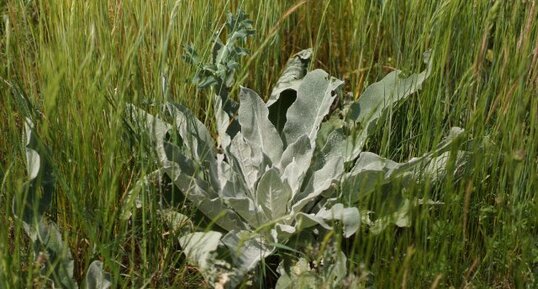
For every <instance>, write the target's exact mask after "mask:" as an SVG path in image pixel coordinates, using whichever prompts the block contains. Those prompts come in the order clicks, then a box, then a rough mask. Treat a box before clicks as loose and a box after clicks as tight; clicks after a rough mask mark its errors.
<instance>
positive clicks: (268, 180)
mask: <svg viewBox="0 0 538 289" xmlns="http://www.w3.org/2000/svg"><path fill="white" fill-rule="evenodd" d="M291 197H292V191H291V188H290V186H289V185H288V183H287V182H286V181H284V180H282V179H281V177H280V172H279V171H278V169H277V168H271V169H269V170H268V171H266V172H265V174H264V175H263V176H262V177H261V178H260V182H259V183H258V187H257V189H256V200H257V202H258V204H259V205H260V206H261V207H262V208H263V210H264V212H265V214H266V215H267V217H268V218H269V219H270V220H275V219H277V218H280V217H282V216H283V215H284V214H286V213H287V212H288V208H287V204H288V202H289V201H290V199H291Z"/></svg>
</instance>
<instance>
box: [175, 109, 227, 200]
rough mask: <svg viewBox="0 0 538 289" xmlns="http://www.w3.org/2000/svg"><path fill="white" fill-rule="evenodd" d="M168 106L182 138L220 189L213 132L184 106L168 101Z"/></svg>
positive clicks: (216, 188) (214, 184) (194, 158)
mask: <svg viewBox="0 0 538 289" xmlns="http://www.w3.org/2000/svg"><path fill="white" fill-rule="evenodd" d="M166 108H167V110H168V112H169V113H170V115H171V116H172V117H173V118H174V121H175V125H176V127H177V129H178V132H179V134H180V135H181V138H182V139H183V141H184V143H185V144H186V145H187V147H188V148H189V149H190V152H191V154H192V155H191V157H192V159H193V160H195V161H196V162H199V163H200V165H201V166H202V167H203V168H204V171H205V172H206V173H207V174H208V179H209V181H210V182H211V184H212V186H213V187H214V188H215V191H218V189H219V188H218V186H219V185H220V184H219V182H218V177H217V166H216V153H215V144H214V141H213V139H212V138H211V134H210V133H209V131H208V130H207V128H206V127H205V126H204V124H203V123H202V122H200V121H199V120H198V119H196V117H195V116H194V115H193V114H192V112H190V111H189V110H188V109H187V108H185V107H184V106H181V105H179V104H171V103H168V104H167V105H166Z"/></svg>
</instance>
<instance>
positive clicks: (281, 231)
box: [271, 223, 297, 243]
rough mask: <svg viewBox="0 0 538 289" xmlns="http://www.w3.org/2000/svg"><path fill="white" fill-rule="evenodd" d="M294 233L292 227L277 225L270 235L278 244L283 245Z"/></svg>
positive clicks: (294, 230)
mask: <svg viewBox="0 0 538 289" xmlns="http://www.w3.org/2000/svg"><path fill="white" fill-rule="evenodd" d="M296 232H297V230H296V228H295V227H294V226H290V225H286V224H279V223H277V224H276V225H275V227H274V229H273V230H272V232H271V233H272V235H273V237H274V239H275V240H276V241H277V242H278V243H284V242H286V241H288V239H289V238H290V237H291V236H292V235H293V234H295V233H296Z"/></svg>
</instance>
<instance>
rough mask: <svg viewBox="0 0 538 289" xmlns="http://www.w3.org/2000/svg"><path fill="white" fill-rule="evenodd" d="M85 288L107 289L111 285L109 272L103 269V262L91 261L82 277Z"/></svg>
mask: <svg viewBox="0 0 538 289" xmlns="http://www.w3.org/2000/svg"><path fill="white" fill-rule="evenodd" d="M84 281H85V285H84V288H85V289H108V288H110V287H112V281H111V278H110V274H109V273H107V272H105V271H104V270H103V262H101V261H93V262H92V263H91V264H90V266H89V267H88V272H87V273H86V278H85V279H84Z"/></svg>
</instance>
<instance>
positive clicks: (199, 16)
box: [0, 0, 538, 288]
mask: <svg viewBox="0 0 538 289" xmlns="http://www.w3.org/2000/svg"><path fill="white" fill-rule="evenodd" d="M239 8H242V9H244V10H245V11H247V13H248V14H249V16H250V18H251V19H253V20H254V27H255V28H256V30H257V32H256V36H255V37H254V38H253V39H252V40H250V42H249V43H248V47H249V49H250V51H251V54H250V56H247V57H246V58H245V60H244V61H243V63H242V66H241V69H240V71H239V73H238V76H239V82H238V84H241V85H244V86H247V87H251V88H253V89H255V90H257V91H259V92H260V93H261V94H263V95H265V96H268V95H269V89H270V87H271V85H272V84H274V83H275V81H276V80H277V78H278V77H279V73H280V72H281V70H282V68H283V65H284V64H285V62H286V60H287V58H288V57H289V56H290V55H291V54H293V53H294V52H297V51H299V50H301V49H303V48H307V47H313V48H314V56H315V60H314V61H313V63H312V66H313V67H320V68H323V69H326V70H328V71H329V72H330V73H331V74H332V75H335V76H337V77H339V78H341V79H344V80H345V81H346V90H348V91H351V92H352V94H353V96H354V97H358V95H360V92H361V91H362V90H363V89H364V87H365V86H367V84H369V83H372V82H374V81H376V80H379V79H380V78H381V77H382V76H384V75H385V74H387V73H388V72H390V71H391V70H393V69H396V68H397V69H402V70H404V71H418V69H420V68H421V67H422V66H423V63H422V53H423V52H424V51H426V50H429V49H431V50H432V51H433V52H434V54H433V55H434V57H433V59H432V61H433V70H432V76H431V77H430V79H429V80H428V81H427V84H426V85H425V86H424V87H423V89H422V91H421V92H420V93H419V94H418V95H415V96H413V97H412V99H411V101H409V102H407V103H406V104H405V105H402V106H401V107H400V108H398V109H397V110H395V111H393V112H392V113H391V115H390V117H389V118H388V119H387V120H386V122H385V123H383V124H382V125H383V126H384V129H383V130H382V133H380V134H379V135H378V138H377V141H375V142H372V143H370V144H369V145H368V146H369V149H371V150H372V151H375V152H378V153H380V154H382V155H384V156H387V157H391V158H395V159H399V160H403V159H407V158H409V157H412V156H416V155H419V154H421V153H423V152H426V151H428V150H429V149H431V148H432V147H433V146H434V145H435V144H436V143H438V142H439V141H440V140H441V138H442V136H443V135H444V134H446V133H447V131H448V129H449V128H450V127H451V126H461V127H464V128H465V129H466V130H467V131H468V132H469V134H470V136H472V137H476V138H477V139H478V138H480V137H482V136H485V135H487V136H489V138H490V141H491V144H492V145H491V146H489V147H488V149H487V150H486V151H478V150H477V151H476V152H475V153H474V154H473V157H472V159H471V161H470V164H471V167H470V168H469V169H468V170H467V171H466V172H465V174H464V175H463V176H462V177H461V180H460V181H458V182H456V181H455V180H453V179H448V180H446V181H445V182H444V183H443V185H442V186H441V187H440V188H438V189H437V190H436V191H434V192H433V193H432V194H434V197H436V198H437V199H439V200H440V201H442V202H444V204H443V205H439V206H433V207H431V206H430V207H423V208H419V209H416V210H414V211H413V216H412V217H413V218H412V220H413V226H412V227H411V228H409V229H395V228H391V229H389V230H386V231H385V232H384V233H383V234H381V235H378V236H372V235H368V234H358V236H356V238H355V239H354V240H353V241H351V242H350V243H349V244H345V245H346V246H349V247H350V248H352V250H353V253H354V254H353V257H352V258H351V268H352V269H353V270H356V271H357V272H359V271H360V270H368V271H371V272H372V273H373V278H372V280H373V282H374V284H375V285H376V287H377V288H449V287H451V286H452V287H454V288H491V287H493V288H535V287H534V286H536V285H537V284H538V280H537V278H538V276H537V275H538V249H537V248H538V227H537V226H538V205H537V200H536V192H537V190H538V131H537V130H538V27H537V26H538V24H537V23H538V21H536V20H537V19H538V4H537V3H536V1H532V0H529V1H501V0H497V1H479V0H473V1H463V0H453V1H448V0H446V1H424V0H414V1H373V0H372V1H369V0H332V1H331V0H310V1H308V0H306V1H286V0H278V1H254V0H242V1H240V0H236V1H232V0H227V1H194V0H188V1H179V0H177V1H173V0H164V1H104V0H96V1H86V2H85V1H82V2H81V1H68V0H58V1H31V0H5V1H1V2H0V14H1V16H2V18H1V20H2V22H1V23H0V115H1V116H2V117H1V118H0V119H1V120H0V184H1V189H0V222H1V223H2V224H3V228H2V229H0V288H31V287H32V284H36V277H37V276H38V274H37V270H38V266H37V265H36V264H34V263H33V260H31V259H30V256H29V252H30V250H29V248H28V245H29V243H28V240H27V239H26V237H25V236H24V232H23V230H22V227H21V226H20V224H19V223H17V222H16V221H15V220H14V218H13V214H12V199H13V197H14V196H16V195H20V194H22V193H23V186H24V182H25V180H26V174H25V168H24V148H23V146H22V140H21V130H22V115H21V113H20V107H19V105H18V104H17V102H16V101H15V100H16V99H17V97H15V96H17V95H18V94H23V95H26V96H27V97H28V98H29V99H30V100H31V101H32V103H33V104H34V105H35V107H36V108H37V110H38V111H39V113H38V114H39V117H40V120H39V122H37V126H38V131H39V133H40V136H41V137H42V139H43V142H45V143H46V144H47V145H48V146H49V148H50V150H51V151H52V152H53V153H52V160H53V164H54V166H55V167H54V169H55V172H56V175H57V179H58V193H57V198H56V200H55V202H56V203H55V211H54V212H52V213H51V216H50V217H51V218H52V219H54V220H56V221H57V223H58V224H59V226H60V228H61V229H62V232H63V234H64V239H65V240H67V242H68V244H69V246H70V248H71V250H72V252H73V255H74V257H75V262H76V268H75V271H76V272H75V276H76V278H77V280H81V279H82V278H83V275H84V272H83V270H84V268H86V267H87V266H88V264H89V263H90V262H91V261H92V260H95V259H102V260H103V261H104V263H105V268H106V269H107V270H108V271H109V272H111V273H112V275H113V279H114V282H115V283H114V284H115V286H116V287H118V288H140V287H152V288H199V287H200V286H207V284H204V283H203V280H202V279H201V277H200V276H199V275H197V274H195V273H196V270H195V269H194V268H191V267H189V266H187V265H186V264H185V262H184V260H183V257H182V255H181V251H180V248H179V245H178V242H177V239H176V238H174V237H173V236H171V235H168V234H167V233H166V232H167V228H165V227H164V226H163V225H162V224H161V222H160V221H159V219H158V218H157V215H156V208H157V207H158V201H159V200H158V198H157V197H156V195H157V194H158V193H159V192H157V191H155V192H153V194H148V195H147V199H144V200H143V209H142V210H140V211H138V212H136V213H135V216H133V221H132V222H126V221H121V220H120V218H119V215H120V207H121V202H122V200H123V199H124V198H125V197H126V193H127V191H128V190H129V189H130V188H131V187H132V186H133V184H134V182H136V180H138V179H139V178H140V177H142V176H143V175H145V174H146V173H148V172H150V171H152V169H153V168H154V167H155V164H154V163H153V162H152V161H151V159H150V158H148V157H147V155H148V151H146V150H145V149H144V148H143V147H140V146H138V145H136V143H130V142H129V141H127V140H128V138H126V137H125V135H126V130H125V128H126V127H125V125H124V123H123V122H122V112H123V106H124V104H125V103H126V102H134V103H136V104H139V105H141V106H144V107H148V108H150V109H151V107H152V106H156V105H158V104H159V103H161V102H162V101H164V100H173V101H177V102H181V103H183V104H186V105H187V106H189V107H190V108H192V109H193V110H194V111H196V112H197V113H198V115H199V116H200V118H201V119H206V121H207V122H208V124H210V122H211V120H212V112H211V110H210V109H209V108H210V106H209V105H208V100H209V98H208V96H207V95H206V94H204V93H200V92H197V91H196V89H195V87H194V86H193V85H192V84H191V83H190V79H191V78H192V77H193V75H194V71H193V69H192V67H190V66H189V65H188V64H186V63H185V62H184V61H183V60H182V54H183V48H182V47H183V46H184V45H187V44H190V43H192V44H193V45H194V46H195V47H197V48H199V49H201V51H203V54H204V55H205V57H209V53H210V51H209V49H210V47H211V44H212V37H213V35H214V33H216V32H218V31H220V30H221V28H222V25H223V23H224V17H225V13H226V12H227V11H235V10H237V9H239ZM163 77H165V78H166V79H167V86H166V89H164V90H163V89H162V81H163ZM430 191H431V190H430V188H429V187H428V186H427V185H425V186H423V187H416V188H413V189H412V190H411V192H410V193H412V194H417V195H418V194H423V195H426V196H432V195H431V194H430V193H429V192H430ZM370 202H371V205H372V206H374V207H379V208H381V207H382V206H384V202H383V199H380V198H373V199H371V200H370ZM185 210H186V211H189V210H190V208H185Z"/></svg>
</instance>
